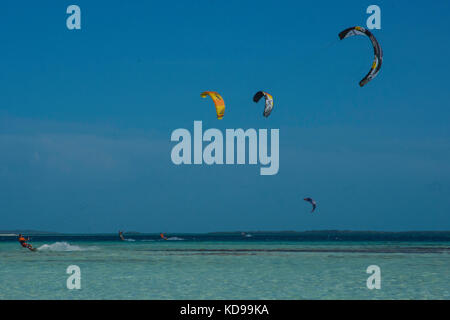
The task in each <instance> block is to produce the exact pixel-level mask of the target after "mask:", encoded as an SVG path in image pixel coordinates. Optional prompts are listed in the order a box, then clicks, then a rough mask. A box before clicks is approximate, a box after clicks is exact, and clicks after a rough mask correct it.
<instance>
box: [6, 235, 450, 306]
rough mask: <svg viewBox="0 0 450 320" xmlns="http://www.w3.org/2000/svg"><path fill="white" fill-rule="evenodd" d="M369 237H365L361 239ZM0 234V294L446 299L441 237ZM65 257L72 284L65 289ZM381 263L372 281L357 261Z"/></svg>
mask: <svg viewBox="0 0 450 320" xmlns="http://www.w3.org/2000/svg"><path fill="white" fill-rule="evenodd" d="M367 239H369V240H367ZM32 244H33V246H34V247H36V248H38V251H36V252H31V251H29V250H27V249H23V248H21V247H20V245H19V244H18V243H17V241H16V240H15V238H14V237H0V299H450V241H448V240H446V239H445V238H444V239H442V238H438V239H437V240H429V239H428V238H426V239H421V240H420V241H410V240H408V241H406V240H405V239H400V240H398V239H397V238H395V241H394V240H392V237H390V240H380V239H378V238H377V239H376V240H373V239H370V237H366V240H361V238H360V237H359V238H358V237H357V240H355V239H353V240H348V239H346V240H342V239H339V238H337V237H333V239H331V240H323V239H322V240H317V239H315V240H314V241H311V240H308V239H305V238H302V237H299V236H295V235H273V234H272V235H265V236H264V235H253V236H241V235H233V236H223V235H222V236H221V235H177V236H169V240H168V241H165V240H162V239H160V238H159V236H158V235H139V236H129V239H128V241H118V240H117V239H116V236H115V235H95V236H93V235H89V236H83V235H78V236H76V235H72V236H63V235H61V236H34V237H32ZM70 265H77V266H79V268H80V270H81V289H79V290H69V289H68V288H67V285H66V281H67V279H68V277H69V276H70V275H69V274H67V273H66V270H67V268H68V267H69V266H70ZM370 265H377V266H379V267H380V269H381V289H379V290H377V289H373V290H369V289H368V288H367V286H366V281H367V278H368V277H369V276H370V274H367V273H366V269H367V267H368V266H370Z"/></svg>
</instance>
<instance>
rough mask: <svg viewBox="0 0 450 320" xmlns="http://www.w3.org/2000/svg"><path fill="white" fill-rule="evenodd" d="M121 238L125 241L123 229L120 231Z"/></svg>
mask: <svg viewBox="0 0 450 320" xmlns="http://www.w3.org/2000/svg"><path fill="white" fill-rule="evenodd" d="M119 238H120V240H122V241H125V238H124V237H123V231H119Z"/></svg>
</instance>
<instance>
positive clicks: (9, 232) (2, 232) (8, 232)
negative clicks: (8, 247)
mask: <svg viewBox="0 0 450 320" xmlns="http://www.w3.org/2000/svg"><path fill="white" fill-rule="evenodd" d="M20 233H21V234H26V235H61V234H62V233H59V232H52V231H38V230H0V235H17V234H20Z"/></svg>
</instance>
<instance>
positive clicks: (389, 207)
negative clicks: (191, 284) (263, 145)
mask: <svg viewBox="0 0 450 320" xmlns="http://www.w3.org/2000/svg"><path fill="white" fill-rule="evenodd" d="M70 4H77V5H79V6H80V7H81V11H82V29H81V30H79V31H70V30H68V29H67V28H66V18H67V15H66V13H65V12H66V8H67V6H68V5H70ZM371 4H377V5H379V6H380V7H381V15H382V22H381V27H382V29H381V30H375V31H374V34H375V36H376V37H377V38H378V40H379V42H380V44H381V46H382V47H383V50H384V64H383V67H382V70H381V73H380V74H379V76H378V77H377V78H376V79H374V80H373V81H372V82H370V83H369V84H368V85H367V86H365V87H364V88H360V87H359V86H358V82H359V80H361V78H362V77H363V76H364V75H365V74H366V73H367V71H368V70H369V67H370V64H371V62H372V58H373V52H372V48H371V45H370V42H369V40H367V39H365V38H363V37H354V38H351V39H346V40H345V41H339V40H338V37H337V34H338V33H339V32H340V31H341V30H343V29H345V28H346V27H349V26H354V25H362V26H364V25H365V21H366V19H367V17H368V15H367V14H366V13H365V12H366V8H367V7H368V6H369V5H371ZM1 9H2V10H1V13H0V18H1V19H0V27H1V30H2V32H1V51H0V57H1V59H0V61H1V62H0V63H1V72H0V87H1V92H2V93H1V95H0V154H1V157H0V218H1V222H0V229H18V228H21V229H40V230H52V231H60V232H115V231H117V230H118V229H123V230H136V231H142V232H159V231H165V232H207V231H226V230H312V229H353V230H393V231H395V230H399V231H400V230H449V229H450V215H449V212H450V211H449V210H450V197H449V194H450V167H449V160H450V140H449V133H450V132H449V126H448V123H449V118H450V109H449V101H450V93H449V92H450V91H449V90H448V87H447V82H448V79H447V77H448V73H449V71H450V63H449V61H448V57H449V56H450V44H449V42H448V23H449V22H448V18H449V13H448V12H450V11H449V10H450V4H449V3H447V2H437V1H432V2H426V1H415V2H411V1H377V2H372V1H339V2H337V1H323V2H321V4H320V5H319V4H318V3H317V2H316V1H302V2H300V1H257V2H256V1H248V2H242V1H211V0H209V1H174V2H162V1H158V2H153V1H129V2H125V1H76V2H66V1H58V3H56V2H55V1H39V2H36V1H26V2H21V3H17V2H15V1H5V2H3V3H2V5H1ZM205 90H215V91H218V92H220V93H221V95H222V96H223V97H224V100H225V102H226V111H225V117H224V119H223V120H221V121H218V120H217V119H216V118H215V113H214V109H213V107H212V104H211V102H210V101H206V100H204V99H201V98H200V93H201V92H202V91H205ZM258 90H266V91H268V92H270V93H271V94H272V95H273V96H274V99H275V109H274V111H273V112H272V115H271V116H270V118H268V119H265V118H264V117H262V105H255V104H254V103H253V102H252V100H251V99H252V96H253V94H254V93H255V92H256V91H258ZM194 120H202V121H203V127H204V128H205V129H206V128H219V129H221V130H225V129H226V128H244V129H246V128H256V129H258V128H269V129H270V128H278V129H280V171H279V173H278V174H277V175H275V176H260V175H259V165H258V166H250V165H247V166H229V165H226V166H217V165H216V166H175V165H174V164H172V162H171V160H170V151H171V148H172V147H173V146H174V143H172V142H170V135H171V133H172V131H173V130H175V129H177V128H187V129H189V130H191V131H192V128H193V121H194ZM305 196H310V197H313V198H315V199H316V200H317V202H318V206H319V207H318V210H317V214H314V215H311V214H310V213H309V210H310V207H309V206H308V204H307V203H306V202H304V201H303V200H302V198H303V197H305Z"/></svg>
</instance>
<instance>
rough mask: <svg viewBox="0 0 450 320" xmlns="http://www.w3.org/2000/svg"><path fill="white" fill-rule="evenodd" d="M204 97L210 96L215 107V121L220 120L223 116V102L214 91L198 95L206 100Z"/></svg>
mask: <svg viewBox="0 0 450 320" xmlns="http://www.w3.org/2000/svg"><path fill="white" fill-rule="evenodd" d="M206 96H210V97H211V99H212V100H213V101H214V105H215V106H216V113H217V119H219V120H220V119H222V118H223V114H224V113H225V102H224V101H223V99H222V97H221V96H220V94H218V93H217V92H215V91H205V92H202V93H201V94H200V97H202V98H206Z"/></svg>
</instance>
